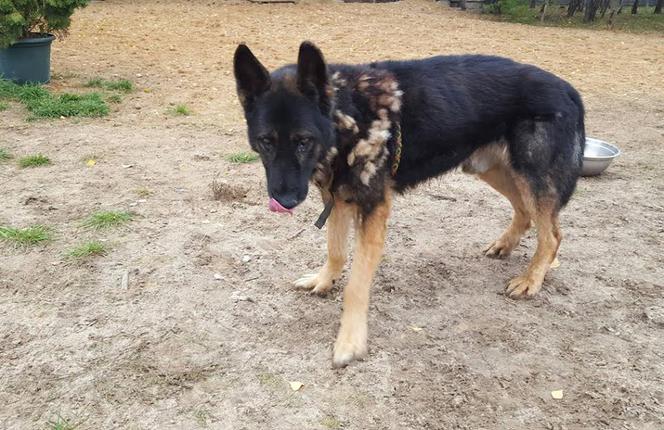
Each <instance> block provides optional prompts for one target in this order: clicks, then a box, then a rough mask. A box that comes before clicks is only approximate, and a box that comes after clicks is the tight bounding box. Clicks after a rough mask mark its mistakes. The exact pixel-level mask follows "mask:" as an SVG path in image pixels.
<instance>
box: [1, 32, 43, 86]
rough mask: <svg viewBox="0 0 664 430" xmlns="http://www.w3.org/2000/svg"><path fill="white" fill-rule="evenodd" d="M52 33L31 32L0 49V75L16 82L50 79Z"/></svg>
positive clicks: (38, 81) (41, 82) (41, 81)
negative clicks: (26, 36) (7, 46)
mask: <svg viewBox="0 0 664 430" xmlns="http://www.w3.org/2000/svg"><path fill="white" fill-rule="evenodd" d="M53 39H55V36H53V35H52V34H33V35H31V37H28V38H25V39H21V40H19V41H18V42H16V43H14V44H13V45H11V46H10V47H9V48H4V49H0V77H1V78H3V79H8V80H10V81H14V82H16V83H17V84H25V83H28V82H32V83H39V84H45V83H46V82H48V81H49V80H50V79H51V42H53Z"/></svg>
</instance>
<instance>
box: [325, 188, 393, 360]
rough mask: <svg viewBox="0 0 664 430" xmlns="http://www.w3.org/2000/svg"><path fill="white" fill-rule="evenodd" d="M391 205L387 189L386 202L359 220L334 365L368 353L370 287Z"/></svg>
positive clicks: (382, 246)
mask: <svg viewBox="0 0 664 430" xmlns="http://www.w3.org/2000/svg"><path fill="white" fill-rule="evenodd" d="M390 206H391V196H390V194H389V190H388V192H387V193H386V196H385V201H384V202H383V203H381V204H380V205H378V206H377V207H376V208H375V209H374V210H373V211H372V212H371V213H369V214H367V215H364V216H362V217H359V218H358V220H357V225H356V244H355V255H354V256H353V265H352V268H351V274H350V280H349V281H348V285H347V286H346V288H345V289H344V309H343V314H342V315H341V327H340V328H339V335H338V336H337V341H336V343H335V344H334V359H333V364H334V366H335V367H342V366H345V365H347V364H348V363H350V362H351V361H353V360H354V359H358V358H363V357H364V356H365V355H366V354H367V312H368V310H369V288H370V287H371V282H372V281H373V276H374V273H375V271H376V268H377V267H378V263H379V262H380V259H381V257H382V255H383V248H384V245H385V231H386V228H387V218H388V217H389V215H390Z"/></svg>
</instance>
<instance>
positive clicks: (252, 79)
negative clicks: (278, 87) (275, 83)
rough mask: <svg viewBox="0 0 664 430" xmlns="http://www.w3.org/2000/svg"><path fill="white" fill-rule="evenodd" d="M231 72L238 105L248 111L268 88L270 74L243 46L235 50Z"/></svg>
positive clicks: (245, 46)
mask: <svg viewBox="0 0 664 430" xmlns="http://www.w3.org/2000/svg"><path fill="white" fill-rule="evenodd" d="M233 70H234V72H235V82H236V84H237V95H238V97H239V98H240V103H242V106H243V107H244V109H245V110H247V111H250V110H251V109H252V108H253V104H254V101H255V100H256V98H257V97H258V96H260V95H261V94H263V93H264V92H265V91H267V90H268V89H269V88H270V73H269V72H268V71H267V69H266V68H265V67H264V66H263V65H262V64H261V62H260V61H258V59H257V58H256V57H255V56H254V54H253V53H252V52H251V50H250V49H249V48H248V47H247V45H245V44H241V45H238V47H237V49H236V50H235V56H234V57H233Z"/></svg>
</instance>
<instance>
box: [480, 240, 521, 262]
mask: <svg viewBox="0 0 664 430" xmlns="http://www.w3.org/2000/svg"><path fill="white" fill-rule="evenodd" d="M515 246H516V245H515V244H514V243H512V242H510V241H508V240H505V239H503V238H502V237H501V238H500V239H498V240H496V241H494V242H492V243H491V245H489V246H487V247H486V248H484V255H485V256H487V257H489V258H506V257H508V256H509V255H510V254H511V253H512V250H513V249H514V248H515Z"/></svg>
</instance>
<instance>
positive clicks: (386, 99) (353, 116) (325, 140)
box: [234, 42, 585, 367]
mask: <svg viewBox="0 0 664 430" xmlns="http://www.w3.org/2000/svg"><path fill="white" fill-rule="evenodd" d="M234 72H235V79H236V83H237V93H238V96H239V99H240V102H241V104H242V107H243V108H244V114H245V118H246V122H247V126H248V137H249V143H250V145H251V148H252V149H253V150H255V151H256V152H257V153H258V154H260V157H261V159H262V162H263V165H264V166H265V172H266V175H267V188H268V189H267V191H268V194H269V197H270V200H269V207H270V209H271V210H272V211H276V212H292V210H293V208H295V207H296V206H297V205H298V204H299V203H301V202H302V201H303V200H304V199H305V198H306V196H307V192H308V184H309V182H310V181H311V182H312V183H313V184H315V185H316V187H318V188H319V189H320V191H321V193H322V196H323V201H324V202H325V205H326V208H325V211H324V212H323V214H321V219H319V221H322V222H321V223H320V224H322V223H324V222H325V219H326V218H327V216H328V215H329V221H328V227H327V254H328V255H327V262H326V263H325V264H324V265H323V267H322V268H321V269H320V270H319V272H318V273H316V274H310V275H305V276H304V277H302V278H300V279H298V280H297V281H295V285H296V286H298V287H301V288H305V289H309V290H311V291H312V292H314V293H317V294H325V293H327V292H328V291H329V290H330V289H331V288H332V285H333V282H334V281H335V280H336V279H338V278H339V277H340V275H341V273H342V270H343V268H344V265H345V262H346V254H347V246H346V245H347V236H348V233H349V228H350V224H351V221H354V225H355V229H356V244H355V251H354V259H353V263H352V267H351V273H350V278H349V280H348V285H347V286H346V288H345V291H344V300H343V314H342V317H341V326H340V329H339V334H338V337H337V340H336V342H335V345H334V357H333V365H334V366H336V367H340V366H345V365H347V364H348V363H350V362H351V361H353V360H354V359H360V358H363V357H364V356H365V355H366V353H367V311H368V304H369V288H370V285H371V283H372V279H373V276H374V272H375V270H376V267H377V265H378V263H379V261H380V259H381V256H382V253H383V246H384V241H385V232H386V226H387V219H388V216H389V214H390V206H391V201H392V195H393V193H394V192H397V193H402V192H404V191H406V190H408V189H410V188H412V187H414V186H415V185H417V184H419V183H421V182H423V181H426V180H428V179H431V178H434V177H436V176H439V175H441V174H443V173H444V172H447V171H449V170H452V169H454V168H456V167H459V166H460V167H461V169H462V170H463V171H464V172H467V173H471V174H474V175H476V176H477V177H479V178H480V179H482V180H484V181H485V182H487V183H488V184H489V185H491V186H492V187H493V188H495V189H496V190H497V191H498V192H499V193H501V194H503V195H504V196H505V197H506V198H507V199H508V200H509V201H510V203H511V204H512V207H513V208H514V215H513V217H512V223H511V224H510V225H509V227H507V229H506V230H505V231H504V232H503V233H502V235H501V236H500V237H499V238H498V239H497V240H495V241H494V242H492V243H491V244H490V245H489V246H488V247H487V248H486V250H485V253H486V255H487V256H489V257H499V258H502V257H506V256H508V255H509V254H510V252H511V251H512V250H513V249H514V248H515V247H516V246H517V245H518V244H519V241H520V239H521V236H522V235H523V234H524V233H525V232H526V231H527V230H528V229H529V228H530V226H531V222H533V223H534V225H535V226H536V228H537V250H536V252H535V255H534V256H533V258H532V261H531V262H530V264H529V266H528V268H527V269H526V270H525V272H524V273H523V274H522V275H521V276H518V277H516V278H514V279H512V280H511V281H509V283H508V284H507V287H506V294H507V295H509V297H512V298H519V297H530V296H533V295H534V294H535V293H537V292H538V291H539V289H540V288H541V286H542V281H543V280H544V276H545V274H546V273H547V270H548V269H549V267H550V265H551V264H552V262H553V261H554V259H555V257H556V254H557V252H558V247H559V246H560V241H561V238H562V235H561V233H560V228H559V224H558V213H559V212H560V210H561V209H562V208H563V206H564V205H565V204H566V203H567V201H568V200H569V198H570V197H571V195H572V193H573V192H574V188H575V186H576V181H577V178H578V176H579V172H580V170H581V164H582V160H583V149H584V145H585V131H584V124H583V123H584V111H583V104H582V102H581V98H580V96H579V94H578V92H577V91H576V90H575V89H574V88H573V87H572V86H571V85H570V84H568V83H567V82H565V81H563V80H562V79H560V78H558V77H556V76H554V75H553V74H551V73H548V72H545V71H543V70H541V69H539V68H537V67H534V66H530V65H525V64H519V63H516V62H514V61H512V60H509V59H505V58H499V57H492V56H480V55H462V56H438V57H432V58H427V59H423V60H412V61H384V62H376V63H371V64H364V65H345V64H330V65H327V64H326V62H325V60H324V58H323V55H322V53H321V51H320V50H319V49H318V48H317V47H316V46H314V45H313V44H312V43H309V42H304V43H302V45H301V46H300V50H299V55H298V61H297V64H293V65H287V66H284V67H281V68H279V69H277V70H275V71H274V72H272V73H271V74H270V73H269V72H268V71H267V70H266V68H265V67H264V66H263V65H262V64H261V63H260V62H259V61H258V60H257V59H256V57H255V56H254V55H253V53H252V52H251V51H250V50H249V48H248V47H247V46H246V45H244V44H242V45H239V46H238V47H237V50H236V51H235V57H234ZM320 224H319V225H320Z"/></svg>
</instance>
